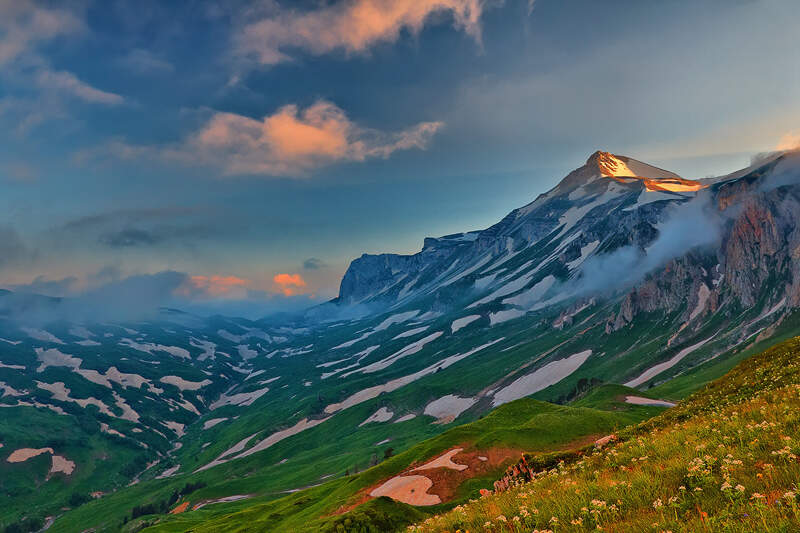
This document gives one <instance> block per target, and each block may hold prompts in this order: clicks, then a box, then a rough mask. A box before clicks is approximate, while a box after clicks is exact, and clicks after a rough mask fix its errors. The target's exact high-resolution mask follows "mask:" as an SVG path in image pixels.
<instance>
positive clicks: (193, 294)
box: [175, 275, 250, 298]
mask: <svg viewBox="0 0 800 533" xmlns="http://www.w3.org/2000/svg"><path fill="white" fill-rule="evenodd" d="M249 283H250V282H249V281H248V280H246V279H243V278H239V277H236V276H222V275H212V276H189V277H188V278H187V279H186V281H185V282H184V283H183V284H181V285H180V286H179V287H178V288H177V289H175V292H176V293H177V294H178V295H180V296H185V297H187V298H242V297H244V296H246V294H247V291H246V288H247V286H248V285H249Z"/></svg>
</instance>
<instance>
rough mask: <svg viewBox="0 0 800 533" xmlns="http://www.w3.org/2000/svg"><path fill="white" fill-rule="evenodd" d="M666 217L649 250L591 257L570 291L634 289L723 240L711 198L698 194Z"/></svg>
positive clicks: (719, 218) (620, 250) (631, 249)
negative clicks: (661, 269) (675, 261)
mask: <svg viewBox="0 0 800 533" xmlns="http://www.w3.org/2000/svg"><path fill="white" fill-rule="evenodd" d="M665 217H666V218H665V221H664V222H663V223H661V224H659V226H658V236H657V237H656V239H655V240H654V241H653V242H652V243H650V245H649V246H648V247H647V248H646V249H644V250H642V249H641V248H639V247H637V246H624V247H622V248H618V249H617V250H614V251H613V252H610V253H608V254H600V255H596V256H592V257H590V258H589V259H587V260H586V262H585V263H584V264H583V265H582V266H581V277H580V278H579V279H578V280H577V283H576V284H575V285H574V286H573V287H571V288H569V289H568V290H570V291H571V292H572V295H578V294H586V293H595V292H606V291H614V290H617V289H622V288H627V287H631V286H633V285H634V284H636V283H638V282H639V281H640V280H641V279H643V278H644V277H645V276H646V275H647V274H649V273H650V272H652V271H653V270H655V269H657V268H659V267H662V266H663V265H665V264H666V263H667V262H668V261H670V260H672V259H674V258H677V257H681V256H683V255H684V254H686V253H687V252H689V251H690V250H693V249H696V248H702V247H704V246H708V245H711V244H713V243H716V242H719V240H720V239H721V233H722V226H723V224H724V218H723V217H722V216H721V215H720V214H719V212H718V211H717V210H716V209H715V208H714V207H713V205H712V197H711V195H710V194H702V193H701V194H698V196H697V197H696V198H694V199H692V200H690V201H688V202H685V203H683V204H679V205H675V206H673V207H671V208H669V209H668V210H667V211H666V212H665Z"/></svg>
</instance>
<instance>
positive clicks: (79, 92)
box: [35, 69, 124, 105]
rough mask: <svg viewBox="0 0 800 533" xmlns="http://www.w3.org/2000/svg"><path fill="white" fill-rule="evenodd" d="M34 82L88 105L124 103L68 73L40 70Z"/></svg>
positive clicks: (119, 97)
mask: <svg viewBox="0 0 800 533" xmlns="http://www.w3.org/2000/svg"><path fill="white" fill-rule="evenodd" d="M35 80H36V84H37V85H38V86H39V87H40V88H42V89H45V90H56V91H60V92H63V93H65V94H69V95H70V96H73V97H75V98H79V99H81V100H84V101H86V102H90V103H95V104H105V105H119V104H121V103H122V102H123V101H124V98H122V96H120V95H118V94H114V93H110V92H106V91H101V90H100V89H96V88H94V87H92V86H91V85H89V84H87V83H84V82H82V81H81V80H79V79H78V78H77V77H75V75H74V74H72V73H70V72H65V71H55V70H50V69H41V70H39V71H38V72H37V73H36V75H35Z"/></svg>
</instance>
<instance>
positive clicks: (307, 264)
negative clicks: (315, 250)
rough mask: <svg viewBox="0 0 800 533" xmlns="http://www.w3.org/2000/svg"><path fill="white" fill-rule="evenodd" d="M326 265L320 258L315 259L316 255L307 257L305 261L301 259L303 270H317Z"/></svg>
mask: <svg viewBox="0 0 800 533" xmlns="http://www.w3.org/2000/svg"><path fill="white" fill-rule="evenodd" d="M326 266H328V265H327V264H326V263H325V261H323V260H322V259H317V258H316V257H309V258H308V259H306V260H305V261H303V268H304V269H305V270H319V269H320V268H324V267H326Z"/></svg>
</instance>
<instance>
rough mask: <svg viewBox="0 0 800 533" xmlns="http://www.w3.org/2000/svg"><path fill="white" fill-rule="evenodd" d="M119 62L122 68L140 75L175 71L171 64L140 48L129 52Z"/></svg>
mask: <svg viewBox="0 0 800 533" xmlns="http://www.w3.org/2000/svg"><path fill="white" fill-rule="evenodd" d="M119 62H120V64H121V65H122V66H124V67H126V68H128V69H130V70H133V71H135V72H138V73H140V74H149V73H156V72H172V71H174V70H175V67H174V66H173V65H172V63H170V62H169V61H166V60H164V59H161V58H160V57H158V56H156V55H154V54H153V53H152V52H149V51H147V50H144V49H142V48H137V49H135V50H131V51H130V52H129V53H128V54H127V55H126V56H124V57H122V58H121V59H120V60H119Z"/></svg>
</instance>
